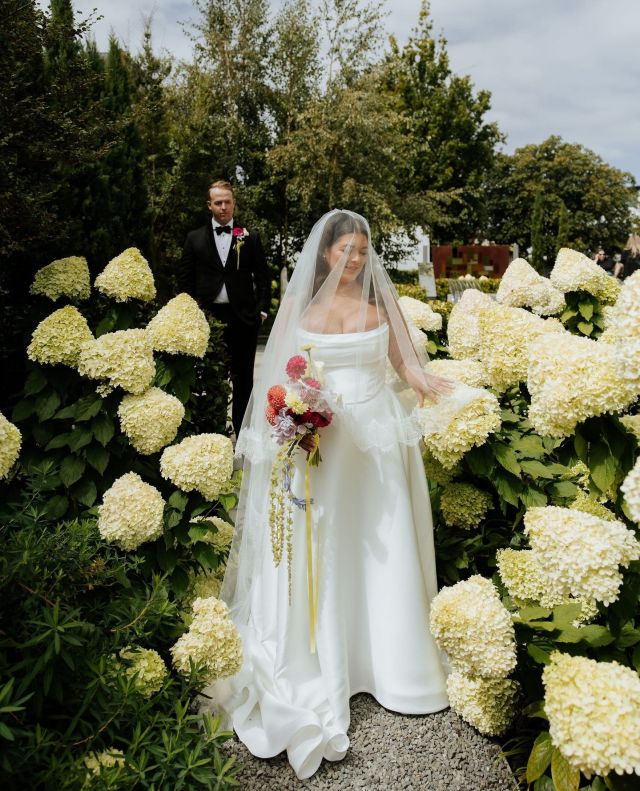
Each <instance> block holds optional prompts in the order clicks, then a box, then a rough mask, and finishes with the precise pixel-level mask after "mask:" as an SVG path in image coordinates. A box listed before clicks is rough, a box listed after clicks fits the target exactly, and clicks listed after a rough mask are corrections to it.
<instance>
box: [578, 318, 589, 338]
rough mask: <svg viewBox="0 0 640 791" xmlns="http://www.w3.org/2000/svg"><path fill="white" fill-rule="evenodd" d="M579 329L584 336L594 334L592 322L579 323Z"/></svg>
mask: <svg viewBox="0 0 640 791" xmlns="http://www.w3.org/2000/svg"><path fill="white" fill-rule="evenodd" d="M578 329H579V330H580V332H581V333H582V334H583V335H591V333H592V332H593V324H592V323H591V322H590V321H579V322H578Z"/></svg>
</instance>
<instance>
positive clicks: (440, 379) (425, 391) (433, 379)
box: [405, 368, 456, 407]
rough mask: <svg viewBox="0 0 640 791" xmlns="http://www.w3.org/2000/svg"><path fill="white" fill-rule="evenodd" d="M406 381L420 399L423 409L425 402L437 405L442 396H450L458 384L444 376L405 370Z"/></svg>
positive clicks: (419, 403)
mask: <svg viewBox="0 0 640 791" xmlns="http://www.w3.org/2000/svg"><path fill="white" fill-rule="evenodd" d="M405 380H406V382H407V384H408V385H409V386H410V387H411V388H412V389H413V391H414V393H415V394H416V396H417V397H418V406H420V407H422V406H423V405H424V402H425V400H426V401H429V402H431V403H434V404H437V403H438V401H439V400H440V398H441V397H442V396H445V395H450V394H451V393H452V392H453V390H454V388H455V386H456V383H455V382H454V380H453V379H447V378H445V377H444V376H435V375H434V374H429V373H427V372H426V371H420V372H416V371H412V370H411V369H409V368H407V369H406V370H405Z"/></svg>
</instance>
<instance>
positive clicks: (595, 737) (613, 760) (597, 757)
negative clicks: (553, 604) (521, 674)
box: [542, 651, 640, 777]
mask: <svg viewBox="0 0 640 791" xmlns="http://www.w3.org/2000/svg"><path fill="white" fill-rule="evenodd" d="M542 682H543V684H544V687H545V697H544V710H545V713H546V715H547V717H548V718H549V732H550V733H551V741H552V743H553V744H554V746H555V747H557V748H558V749H559V750H560V752H561V753H562V755H563V756H564V757H565V758H566V760H567V761H568V762H569V763H570V764H571V765H572V766H574V767H577V768H578V769H579V770H580V771H581V772H583V773H584V774H585V775H586V776H587V777H590V776H591V775H593V774H597V775H602V776H605V775H607V774H609V772H615V773H616V774H625V773H626V774H631V773H633V772H635V773H636V774H640V677H638V674H637V673H636V671H635V670H633V669H631V668H628V667H623V666H622V665H620V664H618V663H617V662H597V661H596V660H594V659H587V658H586V657H584V656H571V655H570V654H564V653H561V652H559V651H554V652H553V653H552V654H551V661H550V663H549V664H548V665H547V666H546V667H545V669H544V671H543V673H542Z"/></svg>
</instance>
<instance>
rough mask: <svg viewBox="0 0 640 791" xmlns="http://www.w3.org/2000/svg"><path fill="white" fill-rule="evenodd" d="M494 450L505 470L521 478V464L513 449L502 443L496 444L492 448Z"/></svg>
mask: <svg viewBox="0 0 640 791" xmlns="http://www.w3.org/2000/svg"><path fill="white" fill-rule="evenodd" d="M492 449H493V453H494V456H495V457H496V459H497V460H498V462H499V463H500V464H501V465H502V466H503V467H504V468H505V470H507V472H510V473H513V475H517V476H518V477H520V464H519V463H518V457H517V456H516V454H515V451H514V450H513V448H510V447H509V446H508V445H503V444H502V443H500V442H496V444H495V445H493V446H492Z"/></svg>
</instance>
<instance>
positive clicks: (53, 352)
mask: <svg viewBox="0 0 640 791" xmlns="http://www.w3.org/2000/svg"><path fill="white" fill-rule="evenodd" d="M92 340H93V335H92V334H91V330H90V329H89V325H88V324H87V320H86V319H85V317H84V316H83V315H82V314H81V313H80V311H79V310H78V309H77V308H74V307H73V306H71V305H67V306H66V307H64V308H60V310H56V311H54V312H53V313H52V314H51V315H50V316H47V318H46V319H43V320H42V321H41V322H40V324H38V326H37V327H36V328H35V330H34V331H33V335H32V336H31V343H30V344H29V346H28V347H27V357H28V358H29V359H30V360H33V361H34V362H37V363H42V364H44V365H70V366H71V367H72V368H75V367H76V366H77V365H78V361H79V359H80V350H81V348H82V344H83V343H85V342H87V341H92Z"/></svg>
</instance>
